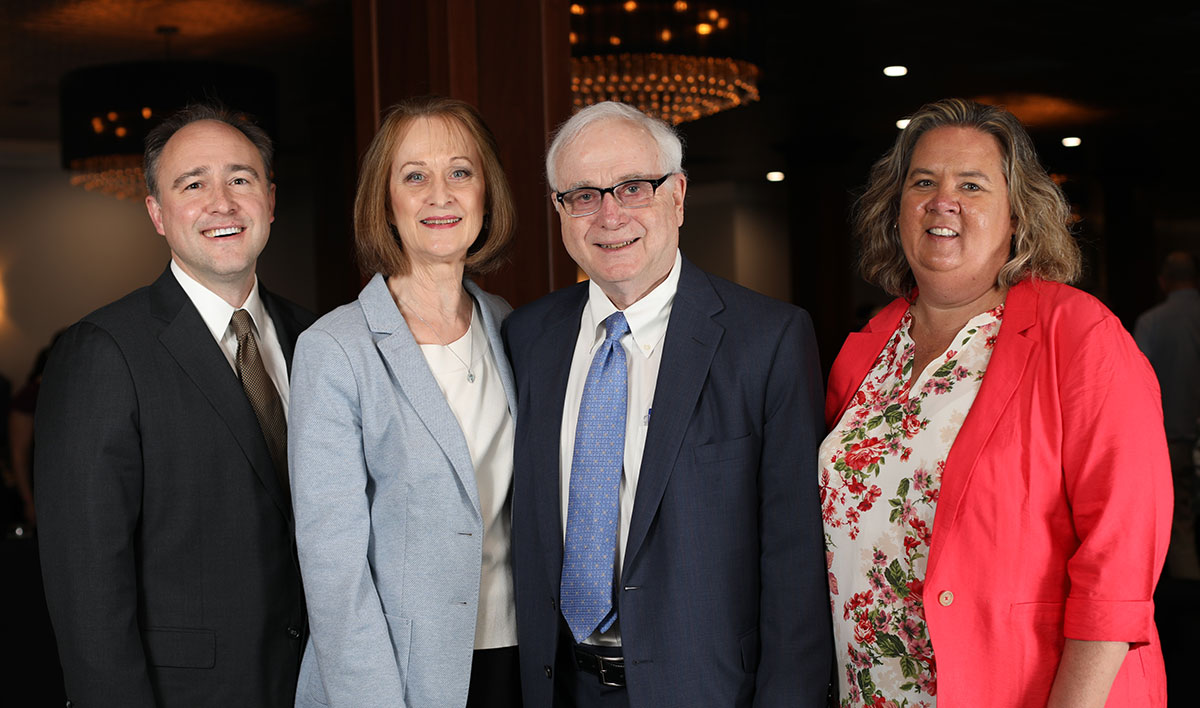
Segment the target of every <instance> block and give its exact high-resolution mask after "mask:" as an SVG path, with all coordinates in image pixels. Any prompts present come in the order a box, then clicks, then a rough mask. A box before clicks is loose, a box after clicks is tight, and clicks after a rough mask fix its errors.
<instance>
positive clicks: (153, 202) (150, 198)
mask: <svg viewBox="0 0 1200 708" xmlns="http://www.w3.org/2000/svg"><path fill="white" fill-rule="evenodd" d="M146 211H147V212H148V213H149V214H150V221H151V222H152V223H153V224H154V230H155V231H157V232H158V235H159V236H166V235H167V232H166V231H164V230H163V223H162V206H161V205H160V204H159V203H158V200H157V199H155V198H154V195H147V196H146Z"/></svg>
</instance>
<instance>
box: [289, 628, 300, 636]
mask: <svg viewBox="0 0 1200 708" xmlns="http://www.w3.org/2000/svg"><path fill="white" fill-rule="evenodd" d="M288 636H289V637H291V638H292V639H299V638H300V630H298V629H296V628H295V627H288Z"/></svg>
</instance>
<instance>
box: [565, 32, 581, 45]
mask: <svg viewBox="0 0 1200 708" xmlns="http://www.w3.org/2000/svg"><path fill="white" fill-rule="evenodd" d="M567 39H569V40H571V44H576V43H577V42H579V35H577V34H575V33H574V32H572V33H571V34H568V35H567Z"/></svg>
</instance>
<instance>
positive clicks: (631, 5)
mask: <svg viewBox="0 0 1200 708" xmlns="http://www.w3.org/2000/svg"><path fill="white" fill-rule="evenodd" d="M624 7H625V12H633V11H634V10H636V9H637V3H636V2H634V1H633V0H625V5H624Z"/></svg>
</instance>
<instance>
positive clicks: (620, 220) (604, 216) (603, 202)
mask: <svg viewBox="0 0 1200 708" xmlns="http://www.w3.org/2000/svg"><path fill="white" fill-rule="evenodd" d="M599 215H600V219H601V220H602V222H603V224H604V226H605V227H606V228H619V227H621V226H624V225H625V222H626V219H627V216H628V215H627V214H626V213H625V208H624V207H622V206H621V205H620V204H618V203H617V198H616V197H615V196H613V195H612V193H611V192H610V193H608V194H604V195H602V196H601V197H600V212H599Z"/></svg>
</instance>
